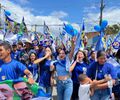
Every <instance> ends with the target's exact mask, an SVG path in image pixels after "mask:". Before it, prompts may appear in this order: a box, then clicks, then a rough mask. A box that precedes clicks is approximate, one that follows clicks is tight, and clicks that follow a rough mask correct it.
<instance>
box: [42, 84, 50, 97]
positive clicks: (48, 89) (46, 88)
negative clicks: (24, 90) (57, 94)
mask: <svg viewBox="0 0 120 100" xmlns="http://www.w3.org/2000/svg"><path fill="white" fill-rule="evenodd" d="M41 88H42V89H43V91H44V92H45V93H47V94H49V95H50V96H52V87H42V86H41Z"/></svg>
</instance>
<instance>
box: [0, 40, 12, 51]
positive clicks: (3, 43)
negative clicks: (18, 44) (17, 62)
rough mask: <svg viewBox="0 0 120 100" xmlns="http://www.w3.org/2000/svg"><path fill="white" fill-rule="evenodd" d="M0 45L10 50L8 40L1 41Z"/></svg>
mask: <svg viewBox="0 0 120 100" xmlns="http://www.w3.org/2000/svg"><path fill="white" fill-rule="evenodd" d="M0 46H3V47H4V48H5V49H6V50H8V49H10V51H11V50H12V47H11V45H10V43H9V42H8V41H1V42H0Z"/></svg>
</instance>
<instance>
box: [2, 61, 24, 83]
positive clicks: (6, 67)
mask: <svg viewBox="0 0 120 100" xmlns="http://www.w3.org/2000/svg"><path fill="white" fill-rule="evenodd" d="M25 70H26V67H25V66H24V65H23V64H22V63H20V62H18V61H16V60H11V62H9V63H4V64H2V66H1V67H0V81H4V80H12V79H18V78H19V77H21V76H23V75H24V71H25Z"/></svg>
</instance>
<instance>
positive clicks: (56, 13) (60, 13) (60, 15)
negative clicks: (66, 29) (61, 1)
mask: <svg viewBox="0 0 120 100" xmlns="http://www.w3.org/2000/svg"><path fill="white" fill-rule="evenodd" d="M50 15H51V16H53V17H56V18H64V17H67V16H68V14H67V13H66V12H63V11H54V12H52V13H51V14H50Z"/></svg>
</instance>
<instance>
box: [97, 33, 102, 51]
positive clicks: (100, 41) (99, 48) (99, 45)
mask: <svg viewBox="0 0 120 100" xmlns="http://www.w3.org/2000/svg"><path fill="white" fill-rule="evenodd" d="M95 50H96V51H99V50H104V43H103V35H102V33H101V34H100V36H99V38H98V41H97V44H96V48H95Z"/></svg>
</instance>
